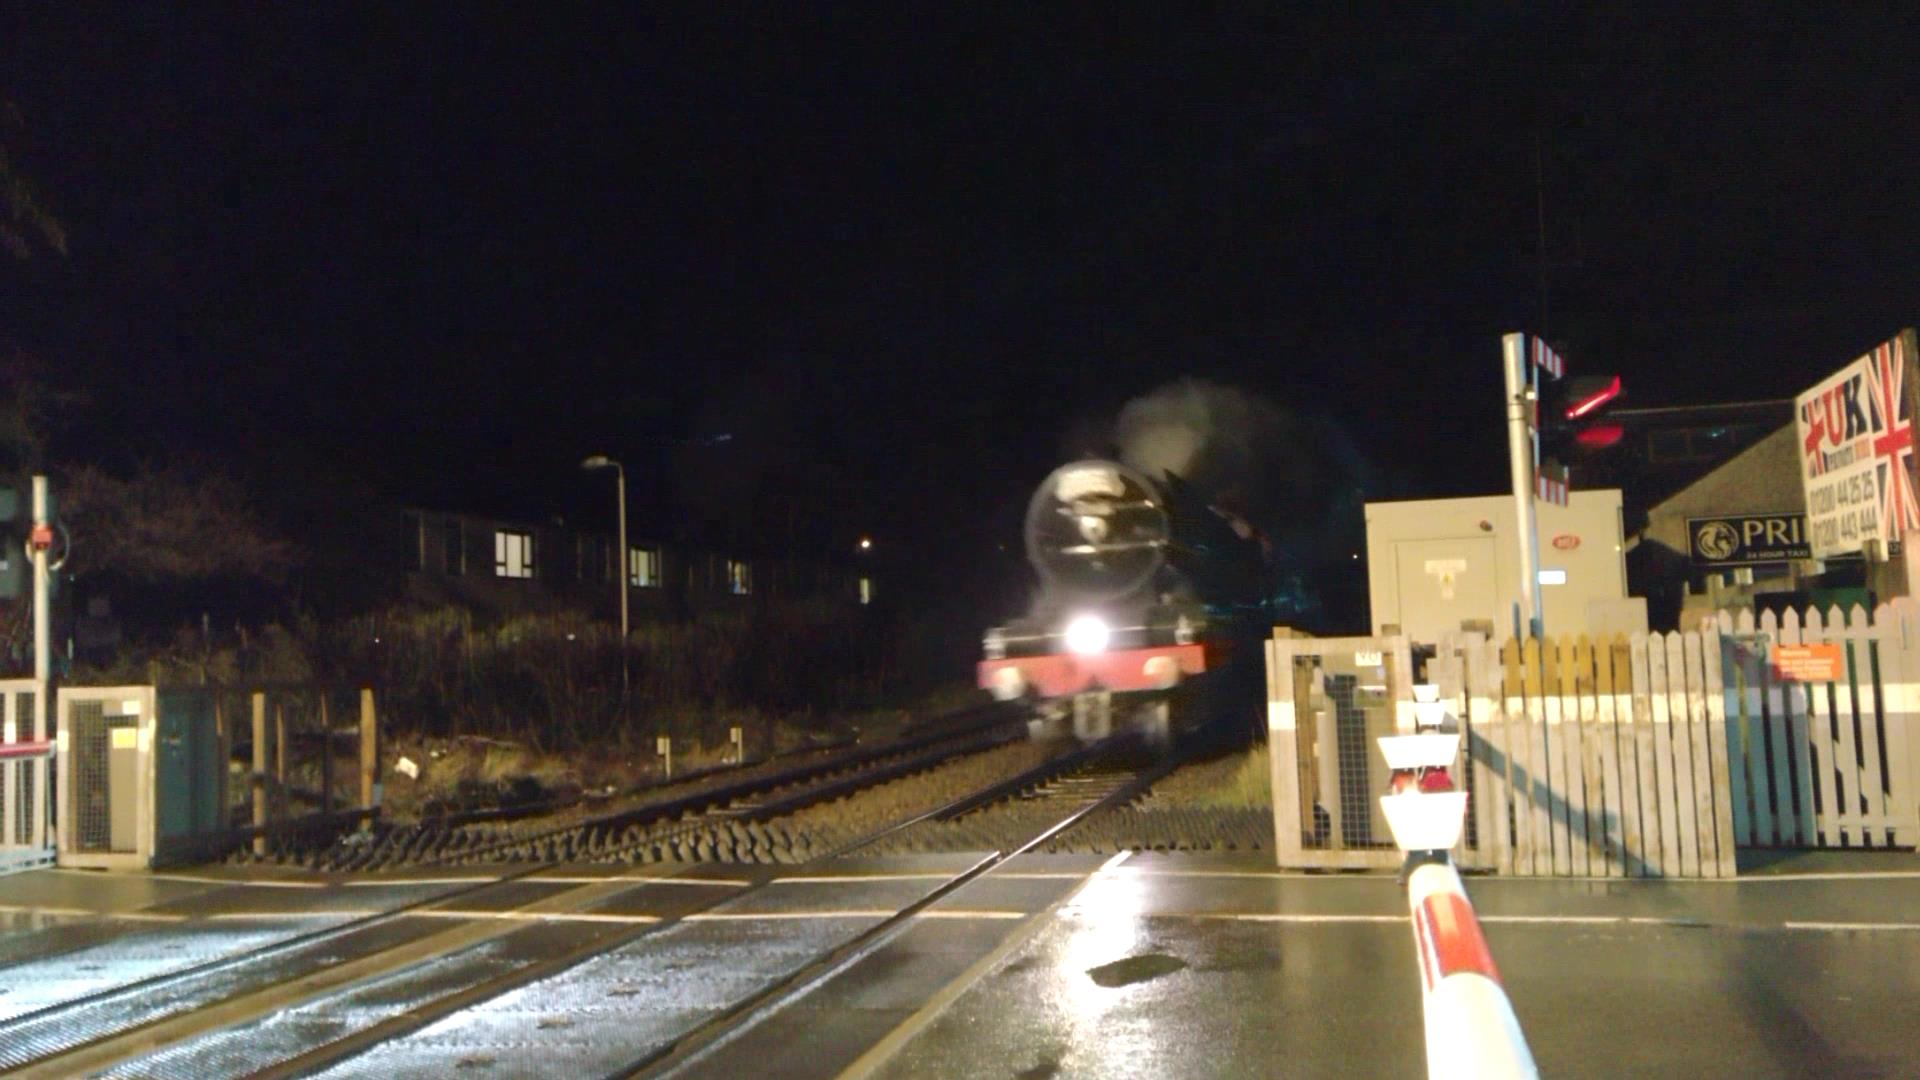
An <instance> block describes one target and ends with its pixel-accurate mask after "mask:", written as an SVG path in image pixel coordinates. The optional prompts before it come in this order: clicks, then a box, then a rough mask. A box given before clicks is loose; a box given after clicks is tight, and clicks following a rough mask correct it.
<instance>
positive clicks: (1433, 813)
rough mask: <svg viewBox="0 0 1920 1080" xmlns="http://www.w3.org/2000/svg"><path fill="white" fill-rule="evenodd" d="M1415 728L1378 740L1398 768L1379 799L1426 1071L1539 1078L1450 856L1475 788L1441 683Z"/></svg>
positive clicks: (1448, 1079) (1447, 1077)
mask: <svg viewBox="0 0 1920 1080" xmlns="http://www.w3.org/2000/svg"><path fill="white" fill-rule="evenodd" d="M1414 693H1415V705H1414V710H1415V713H1416V717H1417V720H1416V723H1417V726H1416V729H1415V733H1414V734H1411V735H1391V736H1386V737H1384V738H1382V739H1380V740H1379V742H1380V751H1381V753H1382V754H1384V755H1385V756H1386V759H1387V765H1388V767H1389V768H1391V769H1392V770H1393V780H1392V786H1391V792H1392V793H1391V794H1388V795H1383V796H1381V798H1380V808H1381V810H1383V811H1384V812H1385V814H1386V818H1387V827H1388V828H1389V829H1391V830H1392V831H1393V839H1394V843H1395V844H1397V845H1398V846H1399V848H1400V850H1401V851H1403V852H1405V853H1406V857H1407V861H1406V864H1405V868H1404V869H1403V871H1402V875H1403V877H1404V879H1405V881H1406V886H1407V906H1408V910H1409V912H1410V914H1411V915H1412V920H1413V942H1414V949H1415V951H1416V953H1417V955H1418V956H1419V960H1420V987H1421V1004H1422V1011H1423V1013H1424V1015H1425V1021H1426V1041H1427V1075H1428V1077H1430V1078H1432V1080H1469V1078H1476V1080H1509V1078H1511V1080H1533V1078H1537V1077H1538V1076H1539V1070H1538V1069H1537V1068H1535V1066H1534V1063H1533V1053H1532V1051H1531V1050H1529V1049H1528V1048H1527V1040H1526V1036H1525V1035H1524V1034H1523V1033H1522V1032H1521V1030H1520V1021H1519V1019H1518V1018H1517V1017H1515V1016H1514V1013H1513V1003H1512V1002H1511V1001H1509V1000H1508V999H1507V992H1506V988H1505V987H1503V986H1502V985H1501V983H1500V972H1499V969H1498V968H1496V967H1495V966H1494V963H1493V953H1492V952H1491V951H1490V950H1489V949H1488V948H1487V941H1486V937H1485V936H1484V935H1483V934H1481V932H1480V920H1479V919H1478V918H1477V917H1476V916H1475V915H1474V912H1473V904H1472V903H1470V902H1469V901H1468V899H1467V890H1466V886H1465V885H1464V884H1462V883H1461V881H1460V874H1459V872H1458V871H1457V870H1455V869H1454V866H1453V858H1452V856H1451V855H1450V854H1449V852H1450V851H1452V850H1453V847H1454V846H1455V845H1456V844H1458V843H1459V841H1460V830H1461V826H1462V825H1463V824H1464V823H1465V821H1466V810H1467V793H1466V792H1464V791H1456V790H1455V789H1454V783H1453V777H1452V773H1451V770H1452V767H1453V763H1454V761H1455V759H1456V758H1457V757H1458V755H1459V752H1460V734H1459V731H1458V728H1457V726H1456V728H1455V730H1454V731H1452V732H1447V731H1443V730H1442V728H1444V727H1445V726H1446V720H1447V719H1448V717H1447V715H1446V706H1445V704H1444V703H1443V702H1441V701H1440V700H1439V695H1438V692H1437V689H1436V688H1435V687H1434V686H1432V685H1420V686H1416V687H1414Z"/></svg>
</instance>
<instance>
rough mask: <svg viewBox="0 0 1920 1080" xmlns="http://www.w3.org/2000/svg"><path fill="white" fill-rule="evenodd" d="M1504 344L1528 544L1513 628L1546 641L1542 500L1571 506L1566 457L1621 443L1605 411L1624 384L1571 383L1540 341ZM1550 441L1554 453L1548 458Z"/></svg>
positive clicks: (1613, 379) (1512, 452) (1616, 380)
mask: <svg viewBox="0 0 1920 1080" xmlns="http://www.w3.org/2000/svg"><path fill="white" fill-rule="evenodd" d="M1500 346H1501V359H1502V367H1503V369H1504V371H1505V374H1506V393H1507V453H1508V458H1509V464H1510V466H1511V470H1512V474H1513V503H1514V514H1515V517H1516V519H1517V521H1518V524H1519V541H1520V603H1519V605H1518V606H1517V607H1516V609H1515V610H1514V613H1513V630H1514V636H1515V637H1523V636H1531V637H1541V636H1543V635H1544V633H1545V627H1544V622H1545V614H1544V612H1545V603H1544V601H1543V599H1542V597H1541V595H1540V529H1539V522H1538V519H1537V515H1536V514H1535V507H1534V500H1536V499H1538V500H1543V501H1545V502H1550V503H1553V504H1555V505H1557V506H1565V505H1567V502H1568V500H1569V499H1570V498H1571V496H1572V494H1573V483H1572V476H1571V475H1570V473H1569V471H1568V469H1567V466H1566V465H1565V464H1563V463H1562V462H1561V461H1560V460H1559V458H1558V456H1557V455H1558V454H1560V453H1567V454H1569V456H1572V455H1573V454H1575V453H1578V452H1582V451H1591V450H1600V449H1604V448H1606V447H1609V446H1612V445H1613V444H1614V443H1617V442H1619V441H1620V438H1621V436H1622V435H1623V434H1624V430H1623V429H1622V428H1621V427H1620V425H1618V424H1615V423H1610V422H1608V421H1607V419H1606V417H1605V413H1606V410H1607V409H1608V408H1609V407H1611V406H1612V404H1613V403H1614V402H1615V401H1617V400H1618V399H1619V398H1620V395H1621V383H1620V377H1619V376H1618V375H1601V376H1591V375H1589V376H1582V377H1578V378H1572V379H1569V378H1567V366H1566V361H1565V360H1564V359H1562V358H1561V357H1560V355H1559V354H1558V353H1556V352H1554V351H1553V349H1552V348H1551V347H1550V346H1548V345H1547V343H1546V342H1544V341H1542V340H1540V339H1539V338H1537V337H1530V336H1528V335H1526V334H1507V335H1506V336H1504V337H1503V338H1501V339H1500ZM1544 380H1551V383H1544ZM1543 387H1545V388H1543ZM1543 404H1544V408H1543ZM1543 442H1545V443H1546V444H1547V446H1548V449H1549V450H1550V451H1551V452H1552V453H1551V455H1550V456H1548V457H1546V458H1545V459H1544V460H1543V459H1542V457H1541V444H1542V443H1543Z"/></svg>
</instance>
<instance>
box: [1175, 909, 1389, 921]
mask: <svg viewBox="0 0 1920 1080" xmlns="http://www.w3.org/2000/svg"><path fill="white" fill-rule="evenodd" d="M1140 917H1141V918H1146V919H1227V920H1231V921H1234V922H1270V923H1403V922H1406V921H1407V917H1406V916H1405V915H1337V914H1326V915H1308V914H1295V913H1289V912H1277V911H1169V912H1154V911H1143V912H1140Z"/></svg>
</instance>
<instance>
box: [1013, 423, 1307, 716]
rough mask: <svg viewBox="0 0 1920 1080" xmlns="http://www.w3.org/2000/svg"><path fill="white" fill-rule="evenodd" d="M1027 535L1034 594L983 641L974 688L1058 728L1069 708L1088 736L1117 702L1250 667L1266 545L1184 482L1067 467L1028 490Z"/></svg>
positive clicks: (1259, 621) (1118, 468)
mask: <svg viewBox="0 0 1920 1080" xmlns="http://www.w3.org/2000/svg"><path fill="white" fill-rule="evenodd" d="M1025 534H1026V554H1027V561H1028V562H1029V563H1031V564H1032V565H1033V568H1034V570H1035V571H1036V572H1037V573H1038V574H1039V577H1040V590H1039V593H1038V595H1037V597H1036V599H1035V601H1034V604H1033V607H1032V609H1031V610H1030V611H1029V612H1028V613H1027V614H1026V615H1024V616H1021V617H1019V618H1016V619H1012V620H1010V621H1009V622H1007V623H1006V624H1005V625H1002V626H995V627H992V628H990V629H989V630H988V631H987V632H986V634H985V636H984V638H983V640H982V652H983V654H984V655H983V659H982V660H981V661H980V664H979V670H978V678H979V685H980V686H981V687H982V688H983V689H986V690H988V691H990V692H991V693H992V694H993V696H994V697H995V698H997V699H999V700H1001V701H1013V700H1017V699H1023V698H1025V699H1030V700H1032V701H1034V702H1035V703H1036V704H1037V705H1038V706H1039V707H1040V710H1041V712H1042V714H1045V715H1051V716H1053V717H1055V718H1058V717H1059V716H1061V715H1063V714H1064V713H1065V711H1066V710H1067V709H1069V708H1071V709H1072V710H1073V714H1074V718H1075V730H1076V732H1078V733H1080V734H1082V735H1083V736H1085V735H1088V734H1090V733H1099V732H1098V731H1097V730H1095V731H1092V732H1090V731H1089V730H1088V728H1089V725H1090V724H1091V725H1092V726H1093V727H1094V728H1096V729H1097V728H1099V727H1101V726H1104V725H1105V724H1106V723H1109V722H1110V716H1111V713H1110V711H1109V710H1110V709H1111V706H1112V704H1113V701H1114V695H1121V697H1122V700H1127V699H1139V700H1147V701H1152V700H1164V699H1165V695H1166V692H1169V691H1172V690H1173V689H1174V688H1176V687H1178V686H1180V685H1181V684H1182V683H1184V682H1187V681H1189V680H1192V679H1193V678H1194V677H1195V676H1199V675H1202V674H1206V673H1215V672H1219V671H1221V670H1222V669H1226V668H1234V669H1237V670H1238V671H1239V672H1240V673H1241V674H1242V675H1244V674H1245V673H1246V672H1247V670H1248V669H1249V668H1257V667H1258V665H1259V662H1260V656H1259V649H1258V641H1259V639H1260V637H1261V636H1262V635H1264V634H1265V633H1266V632H1267V629H1266V628H1267V626H1268V625H1269V623H1270V619H1268V618H1267V612H1266V610H1265V602H1266V595H1267V577H1268V569H1267V566H1268V559H1267V557H1266V556H1267V551H1266V542H1265V540H1264V539H1263V538H1262V537H1261V536H1260V535H1259V533H1258V532H1257V531H1256V530H1254V529H1253V528H1252V526H1250V525H1249V524H1248V523H1247V522H1246V521H1245V520H1244V519H1242V518H1241V517H1239V516H1238V515H1236V514H1234V513H1232V512H1231V511H1229V510H1227V509H1225V508H1223V507H1221V506H1219V505H1216V504H1214V503H1212V502H1210V501H1209V500H1208V499H1207V498H1205V497H1204V496H1203V495H1202V494H1201V493H1200V492H1199V491H1197V490H1196V489H1195V488H1194V487H1193V486H1191V485H1190V484H1188V483H1187V482H1186V481H1185V480H1183V479H1181V478H1180V477H1179V476H1177V475H1175V474H1173V473H1170V472H1169V473H1165V474H1163V475H1162V476H1161V478H1160V479H1159V480H1158V481H1157V482H1156V481H1155V480H1152V479H1149V478H1148V477H1147V476H1146V475H1145V474H1143V473H1142V472H1140V471H1138V470H1135V469H1133V468H1130V467H1128V466H1126V465H1124V464H1121V463H1119V462H1116V461H1106V460H1098V459H1089V460H1083V461H1075V462H1072V463H1070V464H1067V465H1063V466H1061V467H1060V468H1058V469H1055V470H1054V471H1053V473H1052V474H1051V475H1049V476H1048V477H1047V479H1046V481H1045V482H1044V483H1042V484H1041V485H1040V487H1039V489H1038V490H1037V491H1035V492H1034V494H1033V498H1032V500H1031V501H1030V502H1029V503H1028V505H1027V515H1026V528H1025ZM1248 653H1251V656H1248V655H1247V654H1248ZM1236 661H1238V662H1236ZM1253 679H1254V681H1253V683H1252V684H1251V685H1252V686H1253V687H1254V688H1255V690H1254V692H1255V693H1256V694H1257V686H1258V676H1257V675H1255V676H1253ZM1238 681H1245V680H1244V679H1241V680H1238ZM1090 714H1096V715H1095V716H1094V718H1093V719H1091V720H1089V715H1090ZM1165 716H1166V713H1165V709H1164V708H1161V709H1160V710H1159V713H1158V717H1159V722H1160V723H1161V724H1164V723H1165Z"/></svg>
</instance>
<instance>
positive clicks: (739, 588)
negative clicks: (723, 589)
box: [727, 559, 753, 596]
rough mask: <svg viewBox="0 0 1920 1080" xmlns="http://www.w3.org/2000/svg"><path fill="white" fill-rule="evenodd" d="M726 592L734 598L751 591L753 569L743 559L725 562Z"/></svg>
mask: <svg viewBox="0 0 1920 1080" xmlns="http://www.w3.org/2000/svg"><path fill="white" fill-rule="evenodd" d="M727 591H728V592H730V593H732V594H733V595H735V596H745V595H747V594H748V593H750V592H752V591H753V567H752V566H751V565H749V564H748V563H747V561H746V560H745V559H728V560H727Z"/></svg>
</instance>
